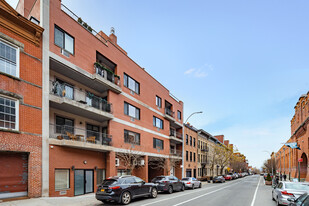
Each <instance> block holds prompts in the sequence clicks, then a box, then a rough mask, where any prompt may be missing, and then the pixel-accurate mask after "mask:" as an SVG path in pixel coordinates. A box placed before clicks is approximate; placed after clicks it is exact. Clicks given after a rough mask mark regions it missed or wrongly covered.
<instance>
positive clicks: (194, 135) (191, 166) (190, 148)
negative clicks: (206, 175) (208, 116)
mask: <svg viewBox="0 0 309 206" xmlns="http://www.w3.org/2000/svg"><path fill="white" fill-rule="evenodd" d="M197 141H198V129H196V128H195V127H193V126H192V125H190V124H184V143H183V147H184V153H183V159H184V172H185V175H184V176H185V177H195V178H196V177H197V168H198V164H197V162H198V153H197Z"/></svg>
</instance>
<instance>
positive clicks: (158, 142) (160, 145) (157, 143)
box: [153, 138, 164, 150]
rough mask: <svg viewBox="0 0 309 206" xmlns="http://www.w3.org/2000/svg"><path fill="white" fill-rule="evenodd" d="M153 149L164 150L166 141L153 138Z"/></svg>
mask: <svg viewBox="0 0 309 206" xmlns="http://www.w3.org/2000/svg"><path fill="white" fill-rule="evenodd" d="M153 148H156V149H161V150H163V148H164V141H163V140H161V139H157V138H153Z"/></svg>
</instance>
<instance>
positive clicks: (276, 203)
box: [276, 197, 281, 206]
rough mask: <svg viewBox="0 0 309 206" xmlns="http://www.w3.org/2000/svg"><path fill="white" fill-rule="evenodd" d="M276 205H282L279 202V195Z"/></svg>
mask: <svg viewBox="0 0 309 206" xmlns="http://www.w3.org/2000/svg"><path fill="white" fill-rule="evenodd" d="M276 205H277V206H280V205H281V204H280V203H279V199H278V197H277V201H276Z"/></svg>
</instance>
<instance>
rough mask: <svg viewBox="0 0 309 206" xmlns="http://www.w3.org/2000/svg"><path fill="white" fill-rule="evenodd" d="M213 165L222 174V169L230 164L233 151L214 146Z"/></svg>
mask: <svg viewBox="0 0 309 206" xmlns="http://www.w3.org/2000/svg"><path fill="white" fill-rule="evenodd" d="M214 157H215V164H217V165H218V166H219V167H220V174H221V175H222V174H223V169H224V168H225V167H226V166H228V165H229V164H230V161H231V159H232V157H233V150H232V149H230V148H228V147H227V146H225V145H221V144H217V145H215V146H214Z"/></svg>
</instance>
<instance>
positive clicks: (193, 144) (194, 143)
mask: <svg viewBox="0 0 309 206" xmlns="http://www.w3.org/2000/svg"><path fill="white" fill-rule="evenodd" d="M193 147H195V138H193Z"/></svg>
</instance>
